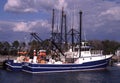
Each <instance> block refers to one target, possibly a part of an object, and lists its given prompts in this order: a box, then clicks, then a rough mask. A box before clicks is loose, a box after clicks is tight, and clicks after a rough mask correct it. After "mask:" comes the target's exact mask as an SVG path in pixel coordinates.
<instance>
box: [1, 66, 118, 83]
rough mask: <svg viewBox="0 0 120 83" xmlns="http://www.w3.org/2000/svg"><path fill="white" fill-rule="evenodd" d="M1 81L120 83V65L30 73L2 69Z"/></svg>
mask: <svg viewBox="0 0 120 83" xmlns="http://www.w3.org/2000/svg"><path fill="white" fill-rule="evenodd" d="M0 83H120V67H109V68H108V69H107V70H102V71H87V72H69V73H46V74H28V73H25V72H11V71H6V70H0Z"/></svg>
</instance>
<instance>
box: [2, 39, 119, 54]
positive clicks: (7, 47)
mask: <svg viewBox="0 0 120 83" xmlns="http://www.w3.org/2000/svg"><path fill="white" fill-rule="evenodd" d="M88 42H89V43H90V44H91V45H92V46H93V47H94V48H95V49H97V50H103V53H104V54H110V53H112V54H114V53H115V51H116V50H117V49H118V48H119V47H120V42H116V41H110V40H103V41H100V40H90V41H88ZM49 46H50V42H49V40H44V41H43V42H38V41H36V40H33V41H31V42H29V44H28V47H29V48H27V51H28V52H29V54H30V55H32V54H33V50H36V51H38V50H40V49H45V50H47V52H48V53H49V52H50V48H49ZM25 47H26V43H25V42H19V41H17V40H16V41H14V42H13V43H12V44H11V43H9V42H7V41H5V42H0V54H1V55H8V54H9V55H17V52H18V51H26V50H25V49H24V48H25Z"/></svg>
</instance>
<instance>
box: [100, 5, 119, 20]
mask: <svg viewBox="0 0 120 83" xmlns="http://www.w3.org/2000/svg"><path fill="white" fill-rule="evenodd" d="M101 16H106V17H107V18H108V19H110V20H120V7H118V6H117V7H112V8H110V9H108V10H106V11H103V12H102V13H101Z"/></svg>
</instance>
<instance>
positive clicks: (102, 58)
mask: <svg viewBox="0 0 120 83" xmlns="http://www.w3.org/2000/svg"><path fill="white" fill-rule="evenodd" d="M78 49H79V48H78V47H76V48H74V51H72V49H70V50H69V51H68V52H65V55H66V56H65V57H66V58H65V57H64V58H63V57H61V58H60V59H58V60H55V59H49V61H45V62H41V63H37V60H36V58H34V63H28V62H25V63H24V65H23V69H22V71H25V72H29V73H48V72H69V71H88V70H100V69H105V68H106V67H107V66H108V63H109V60H110V59H111V57H112V54H110V55H102V53H101V52H97V53H96V52H95V51H94V52H92V51H91V48H90V47H89V46H82V51H81V57H80V56H79V50H78ZM83 49H85V50H83ZM86 49H87V50H86ZM35 57H36V56H35ZM64 59H66V60H64Z"/></svg>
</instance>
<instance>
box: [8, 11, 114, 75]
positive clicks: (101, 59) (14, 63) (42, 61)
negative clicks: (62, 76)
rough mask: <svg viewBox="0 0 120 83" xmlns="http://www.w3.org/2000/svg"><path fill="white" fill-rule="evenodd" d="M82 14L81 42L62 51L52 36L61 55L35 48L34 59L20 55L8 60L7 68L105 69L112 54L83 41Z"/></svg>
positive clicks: (36, 70) (43, 70) (44, 70)
mask: <svg viewBox="0 0 120 83" xmlns="http://www.w3.org/2000/svg"><path fill="white" fill-rule="evenodd" d="M62 13H63V12H62ZM81 15H82V12H80V30H79V31H80V32H79V42H77V44H76V45H73V44H71V45H70V48H69V49H68V50H67V51H65V52H62V51H61V50H60V49H59V48H58V47H57V45H56V44H55V43H54V42H53V40H54V39H53V38H52V39H53V40H52V43H53V44H54V45H55V47H56V48H58V49H57V50H59V51H60V53H58V54H57V55H59V57H52V55H50V56H49V55H47V54H46V50H39V53H38V52H36V50H34V54H33V58H32V59H30V58H29V57H24V58H23V57H19V58H18V59H17V60H7V63H6V65H7V69H10V70H13V71H14V70H18V71H24V72H28V73H51V72H70V71H88V70H101V69H105V68H106V67H107V66H108V63H109V61H110V60H111V57H112V54H109V55H103V54H102V51H98V50H92V47H91V46H90V45H88V44H87V42H86V41H85V42H82V41H81V40H82V39H81V31H82V30H81ZM52 22H54V21H52ZM52 29H53V28H52ZM71 32H72V37H73V34H74V33H73V29H71ZM52 35H53V32H52ZM73 40H74V39H72V42H73ZM37 53H38V55H37ZM47 57H49V58H47Z"/></svg>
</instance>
